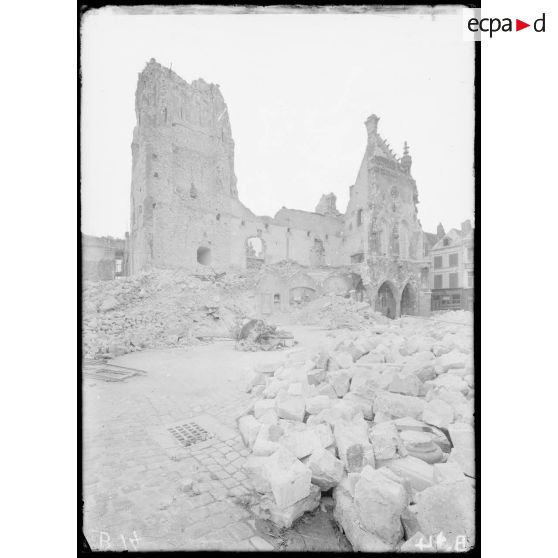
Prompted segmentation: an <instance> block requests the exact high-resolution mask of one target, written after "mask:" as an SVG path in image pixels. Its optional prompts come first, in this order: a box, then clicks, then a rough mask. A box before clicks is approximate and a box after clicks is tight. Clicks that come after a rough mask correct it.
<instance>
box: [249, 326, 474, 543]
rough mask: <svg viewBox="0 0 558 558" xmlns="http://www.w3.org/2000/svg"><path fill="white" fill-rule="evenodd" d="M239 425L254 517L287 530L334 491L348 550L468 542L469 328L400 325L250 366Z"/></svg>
mask: <svg viewBox="0 0 558 558" xmlns="http://www.w3.org/2000/svg"><path fill="white" fill-rule="evenodd" d="M248 389H249V390H250V391H251V393H252V394H253V395H254V396H255V402H254V405H253V408H252V410H251V411H250V412H249V413H248V414H245V415H244V416H242V417H240V419H239V421H238V427H239V430H240V432H241V434H242V437H243V440H244V442H245V444H246V446H247V447H248V448H250V450H251V455H250V456H249V457H248V459H247V462H246V465H245V468H246V471H247V474H248V476H249V479H251V482H252V485H253V498H252V504H251V506H252V511H253V512H254V513H255V514H257V515H259V516H261V517H264V518H266V519H269V520H271V521H273V522H275V523H276V524H277V525H278V526H280V527H290V526H291V525H292V524H293V522H294V521H296V520H297V519H298V518H299V517H301V516H302V515H303V514H304V513H305V512H307V511H311V510H313V509H315V508H316V507H317V506H318V505H319V503H320V495H321V494H323V493H327V494H328V495H330V494H331V493H332V494H333V499H334V502H335V507H334V517H335V519H336V521H337V523H338V525H339V526H340V528H341V529H342V530H343V531H344V533H345V535H346V536H347V538H348V539H349V541H350V542H351V544H352V545H353V548H354V549H355V550H358V551H373V552H378V551H418V550H420V549H421V547H423V546H424V549H426V550H438V551H447V550H456V549H457V550H466V549H468V548H470V547H471V546H472V545H473V544H474V494H475V492H474V477H475V466H474V463H475V461H474V427H473V400H474V383H473V363H472V331H471V328H470V327H469V326H465V325H460V324H451V323H450V324H448V323H447V322H445V321H444V320H442V319H438V318H434V319H432V320H419V319H410V318H409V319H407V318H405V319H402V320H397V321H394V322H392V323H391V324H390V325H385V324H377V325H376V326H374V327H371V328H368V329H366V330H364V331H359V332H347V331H344V332H342V333H340V335H339V336H338V338H336V339H334V340H333V342H332V344H331V346H330V347H328V348H327V349H324V350H322V351H320V352H318V353H316V354H307V353H306V352H305V351H303V350H302V349H295V350H291V351H289V352H288V353H286V358H285V360H284V361H282V362H276V363H273V364H265V365H260V366H256V367H255V369H254V375H253V378H252V379H251V381H250V383H249V385H248Z"/></svg>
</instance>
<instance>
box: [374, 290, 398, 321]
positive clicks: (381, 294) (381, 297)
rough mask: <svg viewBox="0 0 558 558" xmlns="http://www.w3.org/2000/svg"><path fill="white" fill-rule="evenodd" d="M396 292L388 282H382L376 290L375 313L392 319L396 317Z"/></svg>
mask: <svg viewBox="0 0 558 558" xmlns="http://www.w3.org/2000/svg"><path fill="white" fill-rule="evenodd" d="M397 306H398V304H397V292H396V289H395V287H394V286H393V285H392V283H391V282H390V281H384V282H383V283H382V284H381V285H380V288H379V289H378V294H377V295H376V304H375V310H376V312H380V313H381V314H383V315H384V316H386V317H388V318H391V319H394V318H397V317H398V311H397V310H398V308H397Z"/></svg>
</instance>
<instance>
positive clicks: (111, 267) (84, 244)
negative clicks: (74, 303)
mask: <svg viewBox="0 0 558 558" xmlns="http://www.w3.org/2000/svg"><path fill="white" fill-rule="evenodd" d="M81 248H82V270H83V279H84V280H85V281H110V280H111V279H114V278H115V277H122V276H124V275H128V233H126V238H125V239H122V238H113V237H112V236H102V237H99V236H90V235H87V234H83V235H82V237H81Z"/></svg>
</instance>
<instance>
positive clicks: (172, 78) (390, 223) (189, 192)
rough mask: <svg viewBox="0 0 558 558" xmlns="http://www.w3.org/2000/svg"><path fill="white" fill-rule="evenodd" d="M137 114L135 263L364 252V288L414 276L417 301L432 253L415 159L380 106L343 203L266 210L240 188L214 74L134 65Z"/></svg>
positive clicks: (325, 259)
mask: <svg viewBox="0 0 558 558" xmlns="http://www.w3.org/2000/svg"><path fill="white" fill-rule="evenodd" d="M136 116H137V125H136V127H135V129H134V135H133V142H132V161H133V163H132V192H131V198H130V203H131V234H130V251H131V255H130V267H131V271H132V273H136V272H138V271H141V270H143V269H149V268H150V267H157V268H178V267H180V268H186V269H188V268H195V267H196V266H197V265H199V263H202V264H204V265H207V264H209V265H211V266H214V267H217V268H226V267H229V266H238V267H241V268H245V267H247V265H248V264H249V265H251V266H255V265H259V264H263V263H265V264H273V263H277V262H280V261H282V260H292V261H295V262H297V263H299V264H301V265H304V266H308V267H310V268H321V267H338V266H346V265H351V264H363V265H364V268H363V269H364V270H365V274H366V276H365V277H363V278H362V279H363V283H364V284H365V286H366V290H367V293H368V294H369V298H370V299H371V300H374V299H375V297H376V294H377V291H378V289H379V288H380V287H381V285H382V283H383V282H384V281H387V280H389V281H390V282H391V284H393V285H394V290H395V291H396V293H395V295H396V296H398V297H400V296H401V294H402V292H403V289H404V288H405V286H406V284H407V283H411V284H412V286H413V288H414V289H415V290H416V291H417V305H416V307H417V309H419V308H423V307H424V304H422V303H420V300H419V299H420V290H421V288H422V283H423V282H421V274H422V273H424V270H425V269H426V272H427V273H428V262H427V261H426V260H425V257H424V248H423V241H424V233H423V231H422V228H421V225H420V222H419V221H418V218H417V203H418V193H417V187H416V183H415V181H414V179H413V178H412V176H411V163H412V160H411V157H410V156H409V154H408V149H407V146H405V148H404V154H403V156H402V157H401V158H399V159H398V158H396V156H395V155H394V153H393V152H392V150H391V149H390V147H389V146H388V144H387V142H386V141H385V140H384V139H383V138H381V136H380V135H379V134H378V121H379V118H378V117H377V116H375V115H372V116H370V117H369V118H368V120H367V121H366V123H365V125H366V131H367V143H366V148H365V153H364V157H363V160H362V163H361V166H360V169H359V171H358V174H357V179H356V181H355V184H354V185H353V186H351V188H350V200H349V204H348V207H347V211H346V213H345V214H342V213H340V212H339V211H338V210H337V207H336V199H335V196H334V195H333V194H328V195H324V196H322V198H321V200H320V201H319V203H318V205H317V207H316V211H315V212H309V211H301V210H296V209H287V208H285V207H283V208H281V209H280V210H279V211H278V212H277V214H276V215H275V217H273V218H271V217H265V216H264V217H261V216H257V215H255V214H254V213H252V212H251V211H250V210H249V209H248V208H247V207H245V206H244V205H243V204H242V202H241V201H240V200H239V198H238V191H237V186H236V176H235V172H234V141H233V139H232V131H231V125H230V122H229V117H228V111H227V106H226V104H225V102H224V99H223V96H222V94H221V91H220V89H219V86H218V85H214V84H208V83H206V82H205V81H203V80H201V79H199V80H196V81H194V82H192V83H187V82H186V81H184V80H183V79H182V78H180V77H179V76H178V75H177V74H175V73H174V72H173V71H172V70H170V69H168V68H165V67H163V66H161V65H160V64H158V63H157V62H156V61H155V60H153V59H152V60H151V61H150V62H149V63H148V64H147V66H146V68H145V69H144V70H143V72H141V73H140V74H139V78H138V87H137V92H136ZM253 237H256V238H258V239H260V240H261V242H262V243H263V246H264V253H263V256H262V257H261V258H260V259H258V260H253V259H251V260H248V258H247V242H248V239H250V238H253ZM202 252H203V258H201V261H199V260H200V258H198V254H199V253H202ZM422 290H425V291H426V290H428V289H422ZM399 302H400V301H399ZM398 308H399V307H398ZM417 312H418V310H417Z"/></svg>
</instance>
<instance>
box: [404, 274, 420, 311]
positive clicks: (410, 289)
mask: <svg viewBox="0 0 558 558" xmlns="http://www.w3.org/2000/svg"><path fill="white" fill-rule="evenodd" d="M417 310H418V297H417V290H416V288H415V286H414V285H413V284H412V283H411V281H408V282H407V284H406V285H405V287H404V288H403V290H402V291H401V315H402V316H416V315H417V314H418V311H417Z"/></svg>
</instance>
